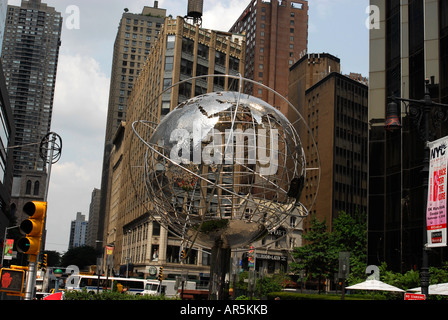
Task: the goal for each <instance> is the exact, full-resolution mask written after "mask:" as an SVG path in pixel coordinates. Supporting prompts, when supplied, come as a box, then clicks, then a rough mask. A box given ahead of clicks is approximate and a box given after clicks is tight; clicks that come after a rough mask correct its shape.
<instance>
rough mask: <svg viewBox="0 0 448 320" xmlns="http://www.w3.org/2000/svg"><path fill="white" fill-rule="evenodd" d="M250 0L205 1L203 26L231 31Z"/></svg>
mask: <svg viewBox="0 0 448 320" xmlns="http://www.w3.org/2000/svg"><path fill="white" fill-rule="evenodd" d="M249 3H250V1H248V0H246V1H241V0H230V1H225V2H224V1H218V0H210V1H206V2H205V3H204V17H203V21H202V27H203V28H207V29H213V30H220V31H229V29H230V28H231V27H232V26H233V24H234V23H235V21H236V20H237V19H238V17H239V16H240V15H241V13H242V12H243V10H244V9H245V8H246V7H247V5H248V4H249Z"/></svg>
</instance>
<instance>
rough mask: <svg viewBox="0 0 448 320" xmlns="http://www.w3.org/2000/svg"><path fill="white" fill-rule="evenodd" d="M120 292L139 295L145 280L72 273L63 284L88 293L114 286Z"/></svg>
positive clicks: (70, 288) (69, 288) (109, 288)
mask: <svg viewBox="0 0 448 320" xmlns="http://www.w3.org/2000/svg"><path fill="white" fill-rule="evenodd" d="M115 284H116V286H117V289H118V290H120V291H122V292H127V293H130V294H135V295H140V294H143V291H144V289H145V284H146V280H144V279H136V278H117V277H104V276H101V277H98V276H87V275H73V276H70V277H69V278H67V282H66V284H65V286H66V288H67V290H77V291H82V290H84V289H85V290H86V291H87V292H90V293H97V292H102V291H103V290H112V288H114V286H115Z"/></svg>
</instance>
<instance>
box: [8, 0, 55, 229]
mask: <svg viewBox="0 0 448 320" xmlns="http://www.w3.org/2000/svg"><path fill="white" fill-rule="evenodd" d="M61 28H62V17H61V14H60V13H59V12H57V11H56V10H55V9H54V8H52V7H49V6H47V5H46V4H44V3H42V2H41V0H29V1H26V0H23V1H22V3H21V6H20V7H19V6H8V10H7V15H6V27H5V34H4V41H3V51H2V62H3V69H4V73H5V78H6V85H7V88H8V92H9V95H10V103H11V108H12V110H13V117H14V122H15V127H16V136H15V139H14V141H13V142H12V143H11V145H14V146H15V147H16V148H15V149H14V168H13V174H14V180H13V190H12V198H13V199H12V200H13V202H14V204H15V205H16V206H17V208H22V206H23V202H24V201H28V200H36V199H42V198H43V195H44V193H45V187H46V166H45V163H44V161H43V160H42V158H41V157H40V155H39V146H40V141H41V139H42V138H43V137H44V136H45V135H46V134H47V133H48V132H49V131H50V127H51V116H52V111H53V97H54V90H55V85H56V69H57V65H58V56H59V47H60V44H61ZM19 221H20V220H19Z"/></svg>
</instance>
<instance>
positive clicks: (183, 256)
mask: <svg viewBox="0 0 448 320" xmlns="http://www.w3.org/2000/svg"><path fill="white" fill-rule="evenodd" d="M186 255H187V254H186V252H185V250H182V251H181V252H180V259H181V260H184V259H185V257H186Z"/></svg>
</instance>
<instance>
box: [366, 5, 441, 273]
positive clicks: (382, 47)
mask: <svg viewBox="0 0 448 320" xmlns="http://www.w3.org/2000/svg"><path fill="white" fill-rule="evenodd" d="M370 4H371V5H372V6H375V7H373V8H375V10H376V11H377V12H379V14H380V19H379V21H377V22H378V28H376V27H374V28H372V29H371V30H370V76H369V124H370V126H369V130H370V132H369V137H370V138H369V163H370V165H369V200H368V202H369V207H368V216H369V222H368V226H369V232H368V243H369V246H368V263H369V264H379V263H381V262H383V261H385V262H386V263H387V265H388V267H390V268H392V269H395V270H398V271H403V272H405V271H407V270H409V269H413V268H419V267H420V264H421V261H422V251H423V246H424V243H423V233H424V226H425V223H426V222H425V219H426V217H425V212H426V209H425V208H426V204H425V203H424V201H423V199H424V194H423V190H424V189H423V180H422V178H423V176H422V174H421V171H422V168H423V157H424V152H423V151H424V142H423V141H422V140H421V139H420V134H419V127H418V125H417V124H416V122H414V120H413V118H412V117H411V116H410V115H409V114H407V113H406V112H405V111H406V110H405V106H404V105H403V104H400V105H399V106H400V107H401V109H400V111H401V119H400V120H401V124H402V129H401V130H397V131H395V132H387V131H386V130H384V120H385V118H386V114H385V110H386V106H387V104H388V102H390V100H389V97H390V96H392V95H395V96H396V97H400V98H405V99H416V100H418V99H422V98H423V96H424V93H425V79H426V78H427V79H430V81H431V86H430V93H431V98H432V99H433V100H434V101H436V102H441V103H445V104H446V103H448V59H447V57H448V19H447V17H448V3H447V1H444V0H441V1H439V0H428V1H423V0H410V1H406V2H404V1H399V0H390V1H385V0H371V1H370ZM432 131H433V133H435V136H434V137H432V139H431V140H435V139H436V138H438V137H442V136H446V135H447V134H448V133H447V129H446V122H444V123H443V124H442V129H441V130H432ZM430 258H431V260H432V261H430V265H432V266H434V263H440V262H441V261H442V260H446V250H445V251H444V250H442V249H437V248H434V249H431V254H430Z"/></svg>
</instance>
